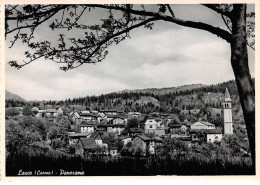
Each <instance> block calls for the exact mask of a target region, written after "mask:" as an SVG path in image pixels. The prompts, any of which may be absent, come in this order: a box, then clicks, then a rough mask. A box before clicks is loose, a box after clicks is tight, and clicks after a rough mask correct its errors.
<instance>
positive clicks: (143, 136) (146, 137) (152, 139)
mask: <svg viewBox="0 0 260 185" xmlns="http://www.w3.org/2000/svg"><path fill="white" fill-rule="evenodd" d="M135 137H139V138H140V139H142V140H143V141H155V139H154V138H152V137H148V136H146V135H144V134H141V135H136V136H135Z"/></svg>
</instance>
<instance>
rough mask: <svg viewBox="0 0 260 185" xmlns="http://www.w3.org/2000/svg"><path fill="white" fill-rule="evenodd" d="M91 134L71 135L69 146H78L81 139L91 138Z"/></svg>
mask: <svg viewBox="0 0 260 185" xmlns="http://www.w3.org/2000/svg"><path fill="white" fill-rule="evenodd" d="M90 135H91V134H90V133H72V134H69V135H68V136H69V144H70V145H73V144H76V143H77V142H78V140H79V139H80V138H88V137H90Z"/></svg>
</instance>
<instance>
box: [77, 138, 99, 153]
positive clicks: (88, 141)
mask: <svg viewBox="0 0 260 185" xmlns="http://www.w3.org/2000/svg"><path fill="white" fill-rule="evenodd" d="M76 146H77V148H76V152H75V153H76V154H78V155H87V154H93V153H95V152H96V151H97V149H98V146H97V144H96V142H95V139H93V138H80V139H79V140H78V142H77V143H76Z"/></svg>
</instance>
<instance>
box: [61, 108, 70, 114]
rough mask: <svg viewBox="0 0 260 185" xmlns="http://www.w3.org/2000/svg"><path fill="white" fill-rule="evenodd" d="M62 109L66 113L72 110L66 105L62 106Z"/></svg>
mask: <svg viewBox="0 0 260 185" xmlns="http://www.w3.org/2000/svg"><path fill="white" fill-rule="evenodd" d="M61 110H62V111H63V112H64V113H69V112H70V109H68V108H65V107H61Z"/></svg>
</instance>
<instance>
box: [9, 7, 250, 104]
mask: <svg viewBox="0 0 260 185" xmlns="http://www.w3.org/2000/svg"><path fill="white" fill-rule="evenodd" d="M149 8H153V7H152V6H151V7H149ZM172 8H173V10H174V12H175V15H176V17H177V18H181V19H185V20H193V21H201V22H205V23H208V24H211V25H214V26H218V27H220V28H224V29H226V28H225V25H224V23H223V21H222V19H221V16H220V15H218V14H217V13H215V12H213V11H212V10H210V9H208V8H206V7H203V6H201V5H172ZM248 9H249V10H250V11H251V10H253V9H254V7H253V6H249V7H248ZM95 13H96V14H98V15H99V16H102V15H104V16H105V12H95ZM96 14H93V15H91V16H89V17H88V18H86V19H87V20H85V21H90V22H91V21H93V17H94V19H95V16H96V17H97V15H96ZM48 24H49V22H47V23H46V24H43V25H42V27H41V28H39V29H37V30H36V34H35V39H39V40H41V39H46V40H51V41H54V40H57V35H55V33H54V32H52V31H51V30H50V28H49V27H48ZM70 34H71V35H72V36H73V34H75V36H77V37H80V34H81V33H75V32H74V33H70ZM130 36H131V39H127V40H125V41H123V42H121V43H119V44H118V45H112V46H111V47H110V48H109V50H108V51H109V54H108V56H107V57H106V59H105V60H104V61H103V62H101V63H98V64H85V65H83V66H81V67H79V68H76V69H73V70H71V71H67V72H64V71H61V70H59V67H60V65H58V64H56V63H53V62H51V61H47V60H43V59H40V60H38V61H35V62H33V63H31V64H30V65H27V66H25V67H24V68H22V69H20V70H17V69H15V68H11V67H10V66H9V65H8V64H7V63H8V61H10V60H17V61H18V62H22V60H23V59H25V57H24V52H25V51H26V50H28V48H26V46H25V45H23V44H21V43H19V42H17V43H16V44H15V45H14V47H12V48H11V49H9V46H10V37H9V38H7V40H6V56H5V58H6V59H5V62H6V69H5V75H6V82H5V83H6V85H5V86H6V90H8V91H10V92H12V93H15V94H18V95H19V96H21V97H23V98H24V99H26V100H64V99H66V98H74V97H84V96H90V95H100V94H106V93H110V92H117V91H122V90H125V89H129V90H131V89H143V88H163V87H174V86H181V85H188V84H195V83H202V84H207V85H210V84H217V83H221V82H224V81H228V80H231V79H234V74H233V71H232V68H231V64H230V52H231V51H230V46H229V44H228V43H227V42H226V41H224V40H223V39H221V38H219V37H217V36H215V35H213V34H211V33H208V32H206V31H202V30H196V29H192V28H187V27H181V26H177V25H175V24H172V23H166V22H163V21H158V22H155V25H154V28H153V30H148V29H144V28H139V29H135V30H133V31H132V32H131V33H130ZM248 53H249V68H250V72H251V76H252V77H254V75H255V66H254V64H255V54H254V51H253V50H252V49H250V48H249V49H248Z"/></svg>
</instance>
